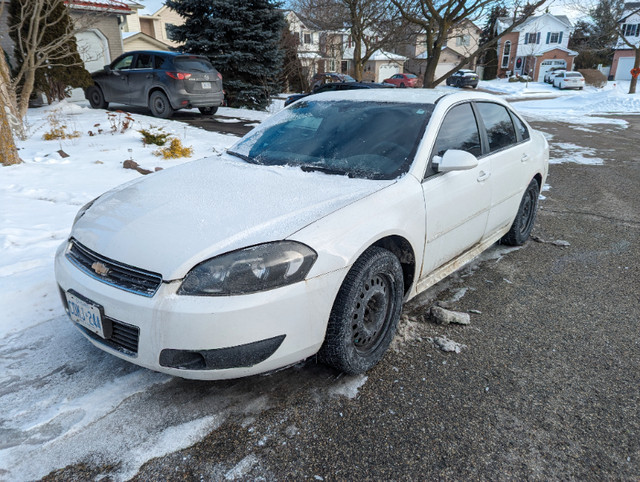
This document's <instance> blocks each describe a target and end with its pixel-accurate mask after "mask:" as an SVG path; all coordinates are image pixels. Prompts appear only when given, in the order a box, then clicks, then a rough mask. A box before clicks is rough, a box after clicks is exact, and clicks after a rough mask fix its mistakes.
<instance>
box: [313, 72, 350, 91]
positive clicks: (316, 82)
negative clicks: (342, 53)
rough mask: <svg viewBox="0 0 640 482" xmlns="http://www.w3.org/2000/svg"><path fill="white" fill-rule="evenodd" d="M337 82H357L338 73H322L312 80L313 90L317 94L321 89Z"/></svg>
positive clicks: (348, 76)
mask: <svg viewBox="0 0 640 482" xmlns="http://www.w3.org/2000/svg"><path fill="white" fill-rule="evenodd" d="M336 82H356V79H354V78H353V77H351V76H350V75H347V74H339V73H337V72H322V73H319V74H315V75H314V76H313V77H312V78H311V90H312V91H313V92H317V91H318V89H319V88H320V87H322V86H323V85H325V84H334V83H336Z"/></svg>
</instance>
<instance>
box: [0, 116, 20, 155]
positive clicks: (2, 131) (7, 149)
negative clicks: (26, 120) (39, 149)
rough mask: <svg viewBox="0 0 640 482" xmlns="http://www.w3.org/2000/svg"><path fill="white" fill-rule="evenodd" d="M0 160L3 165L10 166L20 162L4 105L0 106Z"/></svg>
mask: <svg viewBox="0 0 640 482" xmlns="http://www.w3.org/2000/svg"><path fill="white" fill-rule="evenodd" d="M0 161H1V162H0V163H1V164H2V165H3V166H11V165H13V164H20V163H21V162H22V160H21V159H20V157H19V156H18V150H17V149H16V144H15V142H14V140H13V132H12V131H11V126H10V125H9V119H8V116H7V111H6V110H5V109H4V106H3V108H0Z"/></svg>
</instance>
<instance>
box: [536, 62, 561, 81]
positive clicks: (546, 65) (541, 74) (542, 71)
mask: <svg viewBox="0 0 640 482" xmlns="http://www.w3.org/2000/svg"><path fill="white" fill-rule="evenodd" d="M552 67H556V68H557V67H561V68H563V69H564V68H566V67H567V61H566V60H544V61H543V62H542V63H541V64H540V72H539V73H538V78H537V79H536V81H537V82H543V81H544V74H546V73H547V71H548V70H549V69H551V68H552Z"/></svg>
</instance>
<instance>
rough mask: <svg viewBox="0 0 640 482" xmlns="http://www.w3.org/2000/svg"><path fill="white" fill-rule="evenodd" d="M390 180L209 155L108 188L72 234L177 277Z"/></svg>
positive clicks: (288, 231)
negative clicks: (361, 177)
mask: <svg viewBox="0 0 640 482" xmlns="http://www.w3.org/2000/svg"><path fill="white" fill-rule="evenodd" d="M393 182H395V181H372V180H366V179H350V178H348V177H346V176H335V175H327V174H322V173H314V172H303V171H302V170H301V169H299V168H294V167H273V166H260V165H255V164H249V163H245V162H243V161H240V160H236V159H235V158H234V157H231V156H229V155H223V156H218V157H210V158H205V159H201V160H199V161H194V162H189V163H186V164H183V165H181V166H178V167H175V168H171V169H167V170H164V171H159V172H157V173H154V174H152V175H150V176H149V177H147V178H144V179H141V180H140V181H139V182H133V183H129V184H126V185H123V186H121V187H119V188H116V189H114V190H113V191H109V192H107V193H105V194H103V195H102V196H101V197H100V198H99V199H98V200H96V201H95V202H94V204H93V205H92V206H91V207H90V208H89V209H88V210H87V211H86V212H85V214H84V215H83V216H81V217H80V219H78V220H77V222H76V223H75V225H74V227H73V230H72V233H71V235H72V237H74V238H75V239H77V240H78V241H79V242H80V243H82V244H83V245H85V246H86V247H88V248H89V249H91V250H93V251H95V252H97V253H99V254H101V255H103V256H106V257H108V258H111V259H113V260H115V261H119V262H121V263H125V264H128V265H131V266H134V267H137V268H141V269H145V270H149V271H154V272H157V273H160V274H162V276H163V279H165V280H173V279H180V278H182V277H184V276H185V275H186V273H187V272H188V271H189V270H190V269H191V268H192V267H193V266H194V265H196V264H197V263H199V262H201V261H203V260H205V259H208V258H210V257H213V256H216V255H218V254H222V253H225V252H228V251H233V250H235V249H239V248H243V247H246V246H251V245H255V244H259V243H263V242H268V241H276V240H281V239H285V238H287V237H288V236H290V235H292V234H293V233H295V232H296V231H298V230H300V229H302V228H303V227H305V226H307V225H309V224H310V223H313V222H314V221H316V220H318V219H320V218H322V217H324V216H326V215H328V214H330V213H332V212H334V211H336V210H338V209H340V208H342V207H344V206H346V205H348V204H350V203H353V202H355V201H357V200H359V199H362V198H364V197H366V196H368V195H370V194H372V193H374V192H376V191H378V190H380V189H383V188H384V187H386V186H388V185H390V184H392V183H393ZM312 247H313V246H312Z"/></svg>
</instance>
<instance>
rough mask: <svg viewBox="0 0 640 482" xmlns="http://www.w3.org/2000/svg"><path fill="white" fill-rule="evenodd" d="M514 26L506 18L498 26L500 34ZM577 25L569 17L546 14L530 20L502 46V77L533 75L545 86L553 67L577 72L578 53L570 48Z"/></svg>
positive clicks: (506, 38) (499, 69)
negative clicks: (545, 80) (544, 81)
mask: <svg viewBox="0 0 640 482" xmlns="http://www.w3.org/2000/svg"><path fill="white" fill-rule="evenodd" d="M512 23H513V18H511V17H502V18H500V19H499V20H498V22H496V31H497V33H498V34H500V33H502V32H504V31H505V30H506V29H507V28H508V27H509V26H510V25H511V24H512ZM572 31H573V25H572V24H571V21H570V20H569V18H568V17H566V16H565V15H552V14H550V13H544V14H542V15H537V16H535V17H531V18H529V19H528V20H527V21H525V22H524V23H523V24H521V25H519V26H518V27H516V28H515V29H514V30H513V31H512V32H510V33H508V34H506V35H505V36H504V37H502V38H500V40H499V42H498V47H497V49H498V77H507V76H509V75H524V74H529V75H531V77H532V78H533V80H535V81H538V82H542V79H543V78H544V74H545V73H546V72H547V71H548V70H549V69H551V68H552V67H564V68H566V69H567V70H572V69H573V61H574V59H575V57H576V56H577V55H578V52H576V51H574V50H570V49H569V48H568V43H569V36H570V35H571V32H572Z"/></svg>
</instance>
